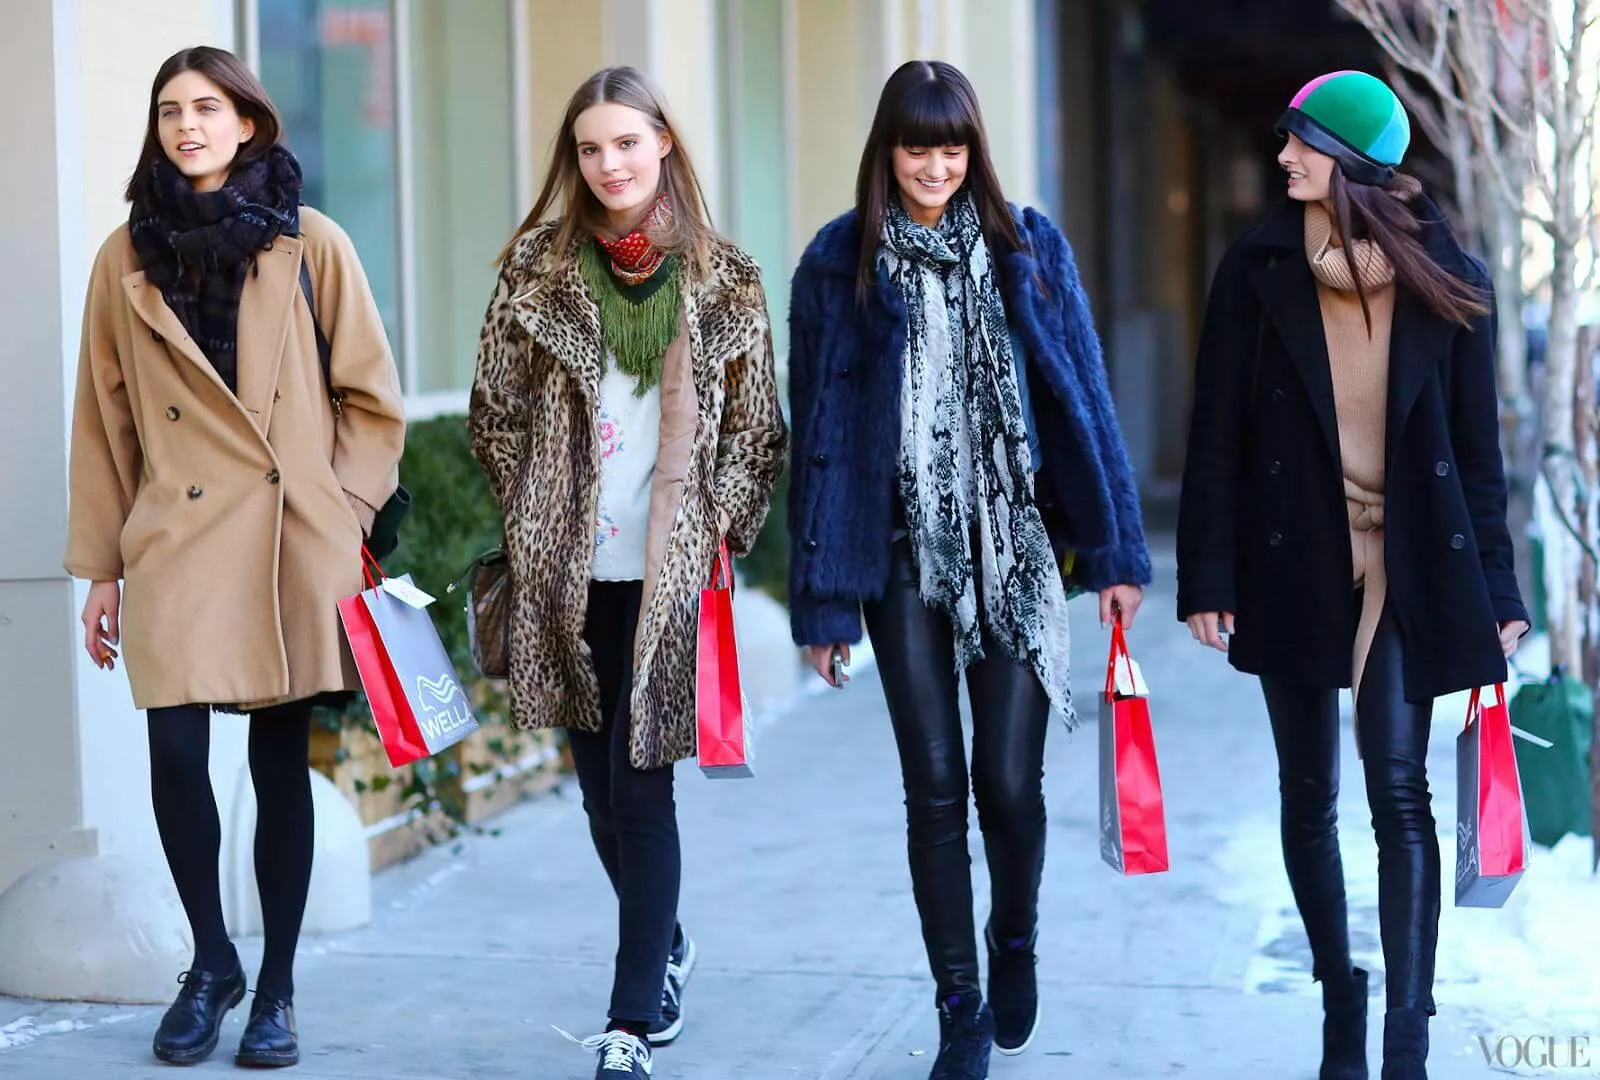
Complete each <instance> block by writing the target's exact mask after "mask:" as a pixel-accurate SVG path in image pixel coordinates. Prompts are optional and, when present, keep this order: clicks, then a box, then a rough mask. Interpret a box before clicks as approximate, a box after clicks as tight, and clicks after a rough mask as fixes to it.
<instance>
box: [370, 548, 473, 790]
mask: <svg viewBox="0 0 1600 1080" xmlns="http://www.w3.org/2000/svg"><path fill="white" fill-rule="evenodd" d="M361 557H362V572H363V573H365V574H366V578H367V588H366V589H365V590H364V591H363V592H359V593H357V594H356V595H354V596H347V597H345V598H344V599H342V600H340V601H339V621H340V622H342V623H343V624H344V633H345V637H346V638H347V639H349V642H350V653H351V655H352V656H353V657H354V658H355V662H356V671H357V672H359V673H360V675H361V688H362V690H364V691H365V692H366V695H367V705H368V707H369V709H370V710H371V712H372V721H373V724H374V726H376V727H377V729H378V737H379V738H380V739H382V740H383V749H384V751H385V752H386V753H387V754H388V755H389V764H390V765H391V766H393V767H395V768H399V767H400V766H401V765H406V764H409V763H410V762H413V761H418V760H420V759H422V758H425V757H432V756H433V755H434V754H437V753H439V751H441V750H444V749H446V748H448V747H451V746H454V745H455V744H456V743H458V742H460V741H461V740H462V739H465V738H466V737H467V736H468V735H471V734H472V733H473V732H474V731H476V730H478V722H477V720H475V719H474V718H473V715H472V708H471V706H470V705H468V703H467V692H466V689H465V688H464V687H463V686H462V685H461V682H460V680H459V679H458V678H457V677H456V669H455V665H454V664H453V663H452V662H451V660H450V654H449V653H447V652H446V651H445V648H444V642H443V641H441V640H440V639H439V631H438V629H437V628H436V627H435V626H434V625H433V619H432V618H431V617H430V616H429V615H428V612H427V606H428V605H429V604H431V603H432V602H433V597H431V596H429V595H428V594H427V593H425V592H423V591H422V590H420V589H418V588H417V587H416V585H414V584H413V583H412V581H411V575H410V574H402V575H400V576H399V577H396V578H391V577H386V576H384V573H383V568H382V567H379V566H378V561H377V560H376V559H374V558H373V557H372V555H371V553H369V552H368V551H367V550H366V549H365V548H363V549H362V551H361ZM369 563H370V566H369V565H368V564H369ZM374 568H376V569H377V576H376V577H374V575H373V569H374Z"/></svg>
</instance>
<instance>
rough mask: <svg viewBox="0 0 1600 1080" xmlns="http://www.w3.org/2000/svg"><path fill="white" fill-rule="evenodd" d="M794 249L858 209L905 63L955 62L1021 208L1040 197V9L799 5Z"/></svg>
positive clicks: (947, 3)
mask: <svg viewBox="0 0 1600 1080" xmlns="http://www.w3.org/2000/svg"><path fill="white" fill-rule="evenodd" d="M795 7H796V9H797V10H796V16H795V19H794V24H795V33H794V41H793V43H792V45H791V49H792V54H793V60H794V64H795V69H796V70H795V76H794V78H793V79H792V80H791V85H792V87H793V90H792V93H793V94H794V96H795V98H796V101H795V114H796V120H797V123H796V137H795V140H794V146H795V150H794V153H793V174H792V176H793V182H794V186H795V189H796V191H797V193H798V194H797V199H796V204H797V205H796V207H795V213H794V221H793V226H794V231H795V236H796V245H797V250H798V247H800V246H803V245H804V243H805V241H806V239H807V238H809V237H810V236H811V235H812V233H814V232H815V231H816V230H817V229H818V228H820V227H821V226H822V225H823V224H825V223H826V222H827V221H828V220H829V219H831V218H833V217H834V216H835V215H837V214H839V213H841V212H842V211H844V210H846V209H848V208H849V206H850V205H851V204H852V203H853V202H854V191H855V173H856V167H857V165H858V164H859V161H860V156H861V148H862V145H863V143H864V142H865V141H866V137H867V132H868V131H869V130H870V128H871V126H872V115H873V112H874V111H875V110H876V108H877V103H878V95H879V93H880V92H881V91H882V89H883V83H884V80H885V79H887V78H888V77H889V75H890V73H891V72H893V71H894V69H895V68H897V67H899V66H900V65H901V64H903V63H904V62H905V61H907V60H913V59H926V60H947V61H949V62H950V63H952V64H955V65H956V66H957V67H958V68H960V69H961V70H962V71H964V72H965V73H966V74H967V76H968V78H970V79H971V80H972V83H973V86H974V87H975V88H976V89H977V91H978V98H979V103H980V105H981V107H982V109H983V113H984V123H985V125H986V126H987V128H988V130H989V136H990V143H991V148H990V149H991V153H992V155H993V157H994V159H995V166H996V168H997V169H998V171H999V173H1000V181H1001V183H1002V184H1003V185H1004V186H1005V189H1006V194H1007V196H1008V197H1009V198H1010V199H1012V201H1014V202H1020V203H1028V202H1031V201H1033V200H1034V199H1035V198H1036V197H1037V183H1036V180H1035V172H1036V170H1037V165H1038V162H1037V156H1036V154H1035V152H1034V143H1035V139H1036V138H1037V136H1036V135H1035V130H1034V121H1035V116H1036V107H1035V91H1034V63H1033V28H1034V3H1033V0H803V2H802V0H796V2H795Z"/></svg>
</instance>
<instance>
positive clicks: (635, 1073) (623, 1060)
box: [556, 1028, 655, 1080]
mask: <svg viewBox="0 0 1600 1080" xmlns="http://www.w3.org/2000/svg"><path fill="white" fill-rule="evenodd" d="M556 1030H557V1031H561V1029H560V1028H557V1029H556ZM561 1034H563V1035H565V1036H566V1037H567V1038H568V1039H571V1040H572V1041H573V1042H575V1043H577V1044H578V1045H579V1046H581V1047H583V1048H584V1049H585V1050H587V1051H589V1052H590V1053H591V1054H593V1055H595V1057H596V1059H597V1061H596V1063H595V1068H594V1080H649V1077H650V1074H651V1072H652V1071H653V1070H654V1069H655V1064H654V1062H652V1061H651V1060H650V1044H649V1043H648V1042H646V1041H645V1040H643V1039H641V1038H639V1037H638V1036H637V1035H634V1034H633V1033H631V1032H627V1031H607V1032H605V1033H604V1034H601V1035H591V1036H590V1037H589V1038H587V1039H579V1038H577V1037H575V1036H573V1035H571V1034H569V1033H567V1032H565V1031H561Z"/></svg>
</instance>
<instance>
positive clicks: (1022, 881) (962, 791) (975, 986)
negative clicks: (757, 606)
mask: <svg viewBox="0 0 1600 1080" xmlns="http://www.w3.org/2000/svg"><path fill="white" fill-rule="evenodd" d="M866 622H867V632H868V634H870V635H871V638H872V648H873V652H874V653H875V654H876V657H877V664H878V673H879V677H880V679H881V680H882V682H883V689H884V696H885V697H886V698H887V699H888V703H889V719H890V722H891V723H892V724H893V725H894V735H895V742H896V743H897V744H898V745H899V749H900V768H901V772H902V774H903V776H904V780H905V792H906V832H907V846H908V848H909V852H910V858H911V887H912V891H913V893H914V894H915V896H916V901H917V911H918V914H919V915H920V916H921V918H922V938H923V942H924V944H925V945H926V946H927V950H928V964H929V967H930V968H931V969H932V972H933V977H934V981H935V983H936V984H937V986H938V999H939V1000H943V999H944V998H946V997H949V996H950V995H952V994H957V993H968V992H976V991H978V990H979V983H978V950H977V940H976V938H977V935H976V931H975V928H974V919H973V911H972V856H971V854H970V853H969V851H968V849H967V791H968V779H967V777H968V770H967V753H966V741H965V738H964V737H963V735H962V731H961V708H960V700H959V697H958V680H957V678H956V670H955V641H954V632H953V630H952V628H951V626H950V620H949V618H948V617H947V616H946V615H944V614H943V613H942V612H938V611H935V610H933V609H931V608H929V607H928V606H927V605H926V604H924V603H923V602H922V597H921V595H920V594H919V591H918V585H917V574H916V570H915V569H914V567H913V566H912V563H911V556H910V552H909V548H908V546H907V544H906V542H905V541H904V540H901V541H898V542H896V543H895V545H894V558H893V565H892V568H891V570H890V579H889V586H888V589H887V591H886V592H885V594H884V597H883V599H882V600H881V601H879V602H877V603H873V604H869V605H867V606H866ZM984 654H985V655H984V658H983V659H982V660H979V661H978V662H977V663H975V664H973V665H972V666H971V667H969V668H968V669H967V691H968V700H969V701H970V703H971V706H972V728H973V739H972V769H971V777H972V779H971V788H972V793H973V795H974V796H975V797H976V799H977V803H978V827H979V828H980V829H981V830H982V831H983V842H984V849H985V851H986V853H987V855H988V862H989V879H990V890H991V904H990V910H991V914H990V925H991V928H992V930H993V933H994V936H995V937H996V938H997V939H1017V938H1025V937H1028V936H1029V935H1031V934H1032V933H1033V929H1034V924H1035V922H1036V920H1037V915H1038V902H1039V879H1040V875H1041V874H1042V872H1043V870H1044V840H1045V810H1044V740H1045V731H1046V728H1047V726H1048V723H1049V716H1050V701H1049V698H1048V697H1046V696H1045V692H1044V687H1043V686H1041V685H1040V683H1039V680H1038V679H1037V678H1036V677H1035V676H1034V675H1033V673H1032V672H1031V671H1029V670H1028V669H1027V668H1025V667H1023V666H1021V665H1019V664H1017V663H1016V662H1015V661H1013V660H1011V659H1010V658H1009V657H1007V656H1006V655H1005V653H1004V652H1002V651H1001V649H1000V647H999V646H998V645H996V644H994V643H993V642H986V644H985V648H984Z"/></svg>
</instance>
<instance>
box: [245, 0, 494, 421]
mask: <svg viewBox="0 0 1600 1080" xmlns="http://www.w3.org/2000/svg"><path fill="white" fill-rule="evenodd" d="M252 6H253V8H254V10H255V12H256V16H257V24H256V25H257V34H258V37H257V43H258V51H259V56H260V70H261V79H262V82H263V83H265V84H266V87H267V90H268V92H270V93H271V94H272V97H273V100H274V101H276V102H277V103H278V107H279V109H280V110H282V112H283V118H284V126H285V128H286V130H287V133H288V138H289V144H290V147H291V148H292V149H293V150H294V152H295V154H296V155H297V156H298V157H299V158H300V163H301V166H302V168H303V169H304V170H305V180H306V188H305V195H304V198H305V201H306V202H307V203H308V204H310V205H312V206H315V207H316V208H317V209H319V210H322V211H324V212H326V213H327V214H328V215H329V216H330V217H332V218H333V219H334V220H335V221H337V222H338V223H339V224H340V225H341V226H343V228H344V229H345V231H346V232H348V233H349V234H350V238H351V240H352V241H353V242H354V243H355V246H356V251H357V253H358V254H359V255H360V256H361V263H362V266H363V267H364V268H365V270H366V272H367V278H368V280H369V281H370V282H371V284H372V292H373V295H374V296H375V297H376V299H377V303H378V310H379V312H380V313H381V315H382V317H383V323H384V328H385V329H386V330H387V332H388V335H389V341H390V344H391V345H392V347H393V348H394V351H395V355H396V357H397V359H399V360H400V367H401V371H402V373H403V375H404V384H405V389H406V392H407V393H408V394H431V393H438V392H452V391H461V390H465V389H466V388H467V387H468V386H469V385H470V384H471V381H472V372H473V366H474V362H475V359H476V352H477V341H478V330H479V327H480V325H481V322H482V319H483V310H484V306H485V304H486V303H487V302H488V298H489V293H490V290H491V289H492V288H493V287H494V280H495V268H494V256H495V255H496V254H497V253H498V252H499V250H500V248H501V246H502V245H503V244H504V243H505V242H506V240H507V239H508V238H509V237H510V235H511V231H512V229H514V228H515V227H516V223H517V221H518V220H519V216H518V214H519V210H518V207H517V206H516V205H515V204H516V200H517V192H516V175H517V168H516V166H517V160H516V155H517V152H518V146H519V142H518V139H517V138H516V131H515V119H514V116H515V113H514V108H513V94H514V86H515V78H514V71H513V50H514V48H515V35H514V33H513V30H512V22H511V3H510V2H508V0H473V2H472V3H461V2H460V0H453V2H452V0H255V3H254V4H253V5H252ZM402 79H403V80H405V82H404V84H403V85H402V84H401V82H400V80H402ZM402 129H403V130H402ZM402 134H404V135H405V136H406V138H405V139H404V140H402V138H401V136H402ZM402 143H403V144H404V145H402ZM408 305H409V310H408Z"/></svg>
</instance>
